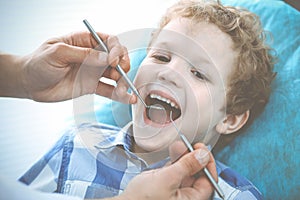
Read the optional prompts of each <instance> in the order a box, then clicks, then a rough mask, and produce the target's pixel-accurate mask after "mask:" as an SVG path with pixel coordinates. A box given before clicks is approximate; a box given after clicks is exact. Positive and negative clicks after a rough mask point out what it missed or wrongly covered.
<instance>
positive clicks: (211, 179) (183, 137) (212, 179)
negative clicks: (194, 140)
mask: <svg viewBox="0 0 300 200" xmlns="http://www.w3.org/2000/svg"><path fill="white" fill-rule="evenodd" d="M170 121H171V122H172V124H173V126H174V128H175V129H176V131H177V133H178V135H179V136H180V138H181V140H182V141H183V143H184V144H185V146H186V147H187V148H188V150H189V151H190V152H192V151H194V148H193V146H192V145H191V143H190V142H189V141H188V140H187V138H186V137H185V135H184V134H183V133H182V132H181V131H180V130H179V129H178V127H177V126H176V124H175V122H174V121H173V119H172V111H171V112H170ZM203 171H204V173H205V175H206V176H207V178H208V179H209V181H210V182H211V184H212V185H213V186H214V188H215V190H216V191H217V193H218V195H219V196H220V197H221V198H222V199H225V195H224V192H223V191H222V189H221V188H220V186H219V185H218V184H217V183H216V181H215V179H214V178H213V177H212V175H211V174H210V172H209V171H208V169H207V168H206V167H205V168H204V169H203Z"/></svg>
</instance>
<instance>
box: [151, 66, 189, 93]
mask: <svg viewBox="0 0 300 200" xmlns="http://www.w3.org/2000/svg"><path fill="white" fill-rule="evenodd" d="M175 66H176V65H175ZM175 66H164V67H163V68H162V69H161V70H160V72H158V74H157V77H158V80H160V81H161V82H163V83H165V84H171V85H174V86H176V87H178V88H180V87H182V83H183V81H184V75H183V74H184V73H183V71H182V70H180V69H179V67H175Z"/></svg>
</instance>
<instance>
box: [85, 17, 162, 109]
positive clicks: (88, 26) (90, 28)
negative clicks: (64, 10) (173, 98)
mask: <svg viewBox="0 0 300 200" xmlns="http://www.w3.org/2000/svg"><path fill="white" fill-rule="evenodd" d="M83 23H84V24H85V26H86V27H87V29H88V30H89V31H90V33H91V34H92V36H93V37H94V39H95V40H96V41H97V43H98V44H99V45H100V47H101V48H102V50H104V51H105V52H106V53H108V49H107V47H106V45H105V44H104V43H103V41H102V40H101V38H100V37H99V36H98V34H97V33H96V31H95V30H94V29H93V27H92V26H91V25H90V23H89V22H88V21H87V20H86V19H85V20H83ZM116 69H117V71H118V72H119V73H120V74H121V75H122V76H123V78H124V79H125V81H126V82H127V84H128V85H129V87H130V88H131V90H132V91H133V92H134V94H135V95H136V96H137V97H138V98H139V99H140V100H141V102H142V103H143V104H144V106H145V107H146V108H149V109H150V108H155V109H158V110H164V108H161V107H158V106H148V105H147V104H146V102H145V101H144V99H143V98H142V96H141V95H140V93H139V92H138V90H137V89H136V87H135V86H134V85H133V83H132V82H131V80H130V79H129V77H128V76H127V74H126V73H125V72H124V70H123V69H122V67H120V65H117V66H116Z"/></svg>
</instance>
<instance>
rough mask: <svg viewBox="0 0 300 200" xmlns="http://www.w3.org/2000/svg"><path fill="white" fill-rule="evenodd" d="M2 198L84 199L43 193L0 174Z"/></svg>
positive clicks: (30, 199)
mask: <svg viewBox="0 0 300 200" xmlns="http://www.w3.org/2000/svg"><path fill="white" fill-rule="evenodd" d="M0 197H1V198H0V199H10V200H20V199H23V200H36V199H43V200H82V199H81V198H79V197H71V196H66V195H63V194H57V193H43V192H40V191H35V190H33V189H31V188H30V187H28V186H26V185H24V184H23V183H20V182H18V181H15V180H10V179H8V178H4V177H2V176H0Z"/></svg>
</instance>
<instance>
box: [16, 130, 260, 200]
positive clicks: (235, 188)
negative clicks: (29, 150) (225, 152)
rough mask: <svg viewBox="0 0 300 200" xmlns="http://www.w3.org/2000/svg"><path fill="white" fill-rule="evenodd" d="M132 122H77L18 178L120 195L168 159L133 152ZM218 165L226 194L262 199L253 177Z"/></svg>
mask: <svg viewBox="0 0 300 200" xmlns="http://www.w3.org/2000/svg"><path fill="white" fill-rule="evenodd" d="M129 126H130V124H129V125H128V126H126V127H125V128H124V129H122V130H121V129H119V128H117V127H114V126H109V125H104V124H82V125H81V126H80V127H76V128H72V129H71V130H69V131H67V132H66V133H65V134H64V135H63V137H62V138H61V139H60V140H59V141H58V142H57V143H56V144H55V145H54V147H53V148H52V149H51V150H50V151H49V152H48V153H47V154H46V155H45V156H43V157H42V158H41V159H40V160H39V161H38V162H37V163H36V164H34V165H33V166H32V167H31V168H30V170H28V171H27V172H26V173H25V174H24V175H23V176H22V177H21V178H20V179H19V180H20V181H21V182H23V183H25V184H27V185H30V186H31V187H32V188H35V189H38V190H40V191H44V192H57V193H63V194H67V195H73V196H78V197H81V198H104V197H111V196H116V195H118V194H120V193H121V192H122V191H123V190H124V189H125V188H126V186H127V184H128V183H129V181H130V180H131V179H132V178H133V177H134V176H136V175H137V174H139V173H141V172H142V171H145V170H149V169H155V168H159V167H162V166H164V165H165V164H166V162H167V161H168V159H166V160H162V161H160V162H158V163H155V164H153V165H148V164H147V163H146V162H145V161H144V160H142V159H141V158H139V157H138V156H137V155H135V154H134V153H132V152H131V151H130V146H131V141H132V137H131V136H130V135H129V134H127V129H128V127H129ZM217 171H218V174H219V185H220V186H221V188H222V189H223V190H224V192H225V194H226V199H235V200H237V199H243V200H245V199H262V197H261V193H260V192H259V191H258V190H257V189H256V188H255V187H254V186H253V184H252V183H251V182H249V181H248V180H246V179H245V178H243V177H241V176H240V175H238V174H237V173H235V172H234V171H232V170H231V169H230V168H228V167H227V166H225V165H223V164H222V163H220V162H217ZM215 199H218V197H217V195H215Z"/></svg>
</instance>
